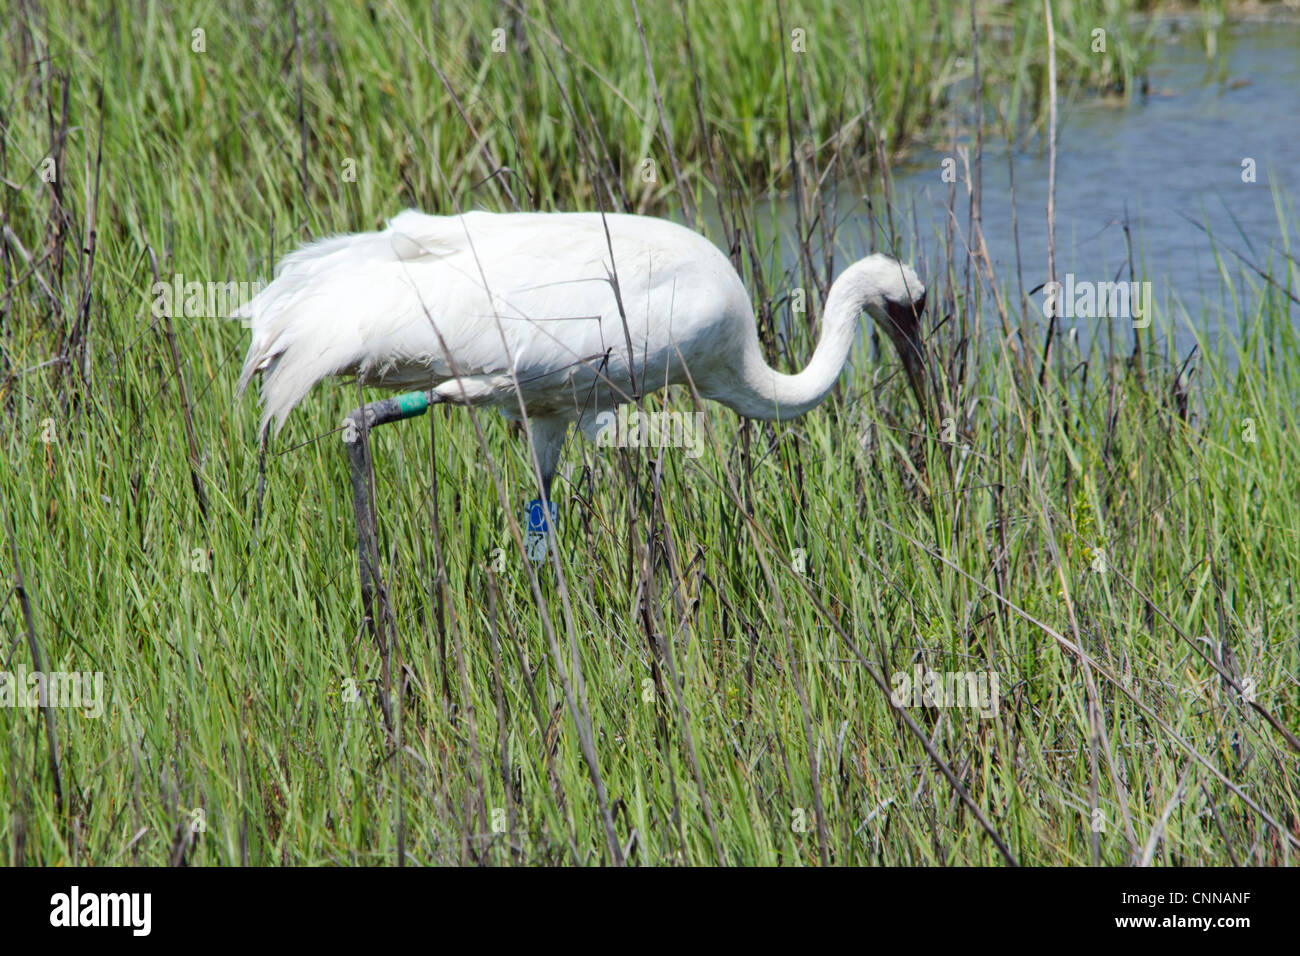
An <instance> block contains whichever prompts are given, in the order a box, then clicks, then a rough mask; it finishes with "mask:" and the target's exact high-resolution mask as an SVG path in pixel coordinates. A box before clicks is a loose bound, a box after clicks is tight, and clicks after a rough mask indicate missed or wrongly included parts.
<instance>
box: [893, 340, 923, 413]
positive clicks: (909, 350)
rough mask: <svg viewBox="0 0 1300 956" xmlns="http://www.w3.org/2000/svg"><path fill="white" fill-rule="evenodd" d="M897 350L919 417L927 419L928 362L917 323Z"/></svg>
mask: <svg viewBox="0 0 1300 956" xmlns="http://www.w3.org/2000/svg"><path fill="white" fill-rule="evenodd" d="M898 351H899V355H900V357H901V358H902V360H903V371H904V372H905V373H906V374H907V383H908V384H909V385H911V386H912V395H913V396H915V397H916V407H917V408H919V409H920V410H921V417H922V418H924V419H926V420H927V421H929V419H930V402H929V399H928V397H927V396H928V392H927V391H926V387H925V385H926V380H927V379H928V378H929V365H930V363H929V359H928V357H927V355H928V352H927V351H926V348H925V342H923V341H922V340H921V334H920V325H919V323H918V325H917V329H916V332H915V333H913V334H912V335H911V336H909V337H908V338H907V339H905V340H904V342H903V347H902V348H901V349H899V350H898Z"/></svg>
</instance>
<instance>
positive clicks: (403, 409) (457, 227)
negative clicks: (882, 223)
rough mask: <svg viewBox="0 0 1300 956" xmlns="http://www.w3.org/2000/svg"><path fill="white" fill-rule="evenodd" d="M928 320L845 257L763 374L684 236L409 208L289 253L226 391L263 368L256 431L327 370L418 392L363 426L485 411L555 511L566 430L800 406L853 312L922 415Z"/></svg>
mask: <svg viewBox="0 0 1300 956" xmlns="http://www.w3.org/2000/svg"><path fill="white" fill-rule="evenodd" d="M924 306H925V287H924V286H923V285H922V284H921V281H920V279H919V278H917V275H916V273H915V272H914V271H913V270H912V269H911V267H910V266H908V265H906V264H904V263H902V262H899V261H898V260H896V259H892V258H890V257H888V256H885V255H881V254H875V255H871V256H868V257H867V258H865V259H861V260H859V261H858V262H855V263H854V264H853V265H851V266H849V267H848V268H846V269H845V270H844V271H843V272H842V273H841V274H840V276H839V278H837V279H836V280H835V283H834V284H833V285H832V286H831V290H830V294H829V295H828V296H827V299H826V303H825V311H824V314H823V316H822V330H821V337H820V340H819V341H818V343H817V349H816V351H815V352H814V353H813V356H812V360H811V361H810V362H809V363H808V365H807V367H806V368H804V370H803V371H801V372H799V373H797V374H794V375H787V374H785V373H782V372H778V371H777V370H776V369H773V368H772V367H771V366H769V365H768V364H767V362H766V361H764V359H763V355H762V352H761V350H760V349H759V342H758V333H757V329H756V327H755V323H754V312H753V308H752V306H751V304H750V299H749V294H748V293H747V292H746V290H745V287H744V285H743V284H742V283H741V281H740V277H739V276H738V275H737V274H736V271H735V269H734V268H732V265H731V263H730V261H728V259H727V257H726V256H725V255H723V253H722V252H721V251H720V250H719V249H718V248H717V247H716V246H714V245H713V244H712V243H711V242H709V241H708V240H707V239H705V238H704V237H702V236H700V235H699V234H697V233H695V232H692V231H691V230H690V229H687V228H685V227H683V226H680V225H677V224H675V223H671V222H667V221H665V220H662V219H654V218H650V217H648V216H633V215H612V214H611V215H602V214H600V213H508V214H494V213H486V212H470V213H466V214H464V215H460V216H430V215H425V214H423V213H420V212H417V211H415V210H407V211H406V212H403V213H401V214H400V215H398V216H395V217H394V218H393V219H391V220H390V221H389V223H388V227H387V228H386V229H384V230H383V231H381V232H368V233H357V234H353V235H343V236H335V237H332V238H329V239H321V240H319V241H317V242H312V243H309V244H307V245H305V246H303V247H301V248H300V249H298V250H297V251H296V252H293V253H291V254H290V255H288V256H286V257H285V258H284V260H283V261H282V262H281V263H280V267H279V270H278V274H277V276H276V278H275V281H273V282H272V283H271V284H270V285H268V286H267V287H266V288H265V289H264V290H263V291H262V292H261V293H260V294H259V295H257V296H256V297H255V298H254V299H253V300H252V301H251V302H249V303H248V304H247V305H246V306H245V307H244V308H243V309H241V310H240V312H239V313H237V314H239V315H241V316H242V317H243V318H245V319H247V320H248V325H249V326H250V328H251V329H252V333H253V338H252V343H251V344H250V345H249V348H248V356H247V358H246V359H245V361H244V369H243V374H242V375H241V376H240V381H239V387H240V391H242V390H243V389H244V388H245V387H246V386H247V385H248V383H249V382H250V381H251V379H252V377H253V376H254V375H255V374H257V373H261V376H262V401H263V405H264V411H263V416H262V429H263V432H264V433H265V431H266V430H267V428H268V427H269V426H270V425H271V424H272V423H274V424H275V426H276V430H277V431H278V430H279V428H280V427H282V426H283V424H284V420H285V418H286V417H287V416H288V414H289V412H290V411H291V410H292V409H293V408H294V406H296V405H297V404H298V403H299V402H300V401H301V400H302V399H303V397H304V396H305V395H306V394H307V392H308V391H309V390H310V389H311V387H312V386H313V385H314V384H315V383H316V382H318V381H320V380H321V379H324V378H327V377H329V376H335V375H342V376H355V377H357V378H359V379H360V381H361V382H362V384H365V385H377V386H384V387H389V388H396V389H425V390H429V391H427V392H426V393H425V394H424V395H423V396H421V395H414V396H404V397H403V398H402V399H386V400H383V401H380V402H372V403H371V404H370V405H367V406H365V407H363V408H361V409H357V411H356V412H354V413H353V418H354V420H355V421H356V423H357V424H358V425H359V426H360V427H361V428H362V429H368V428H370V427H373V426H375V425H378V424H383V423H384V422H387V421H393V420H395V419H397V418H404V417H409V416H410V415H413V414H418V413H420V412H422V411H424V409H425V408H426V407H427V405H428V404H429V403H439V402H446V403H451V404H456V405H491V406H495V407H496V408H498V409H499V410H500V411H501V412H502V413H503V414H505V415H506V416H507V417H510V418H514V419H522V420H524V421H525V422H526V428H527V431H528V434H529V439H530V442H531V449H532V455H533V463H534V465H535V467H536V468H537V472H538V476H539V478H540V481H541V486H542V495H543V500H544V501H547V502H549V500H550V487H551V480H552V478H553V476H554V474H555V468H556V465H557V463H558V462H559V458H560V452H561V449H562V448H563V445H564V440H565V437H566V435H567V433H568V428H569V424H570V423H571V422H577V423H578V424H579V425H580V427H581V428H582V429H583V430H584V431H585V432H586V433H587V434H588V436H589V437H594V436H595V432H596V430H597V427H598V416H600V414H601V412H604V411H608V410H610V409H612V408H614V407H616V406H617V405H619V404H622V403H627V402H632V401H635V400H636V399H637V397H638V396H640V395H644V394H646V393H648V392H651V391H654V390H656V389H659V388H662V387H664V386H666V385H671V384H682V383H688V384H690V385H691V386H693V387H694V389H695V390H696V391H698V392H699V394H700V395H702V396H704V397H706V398H710V399H713V400H715V401H718V402H721V403H722V404H724V405H726V406H728V407H729V408H731V409H734V410H735V411H736V412H737V413H738V414H740V415H743V416H746V417H748V418H760V419H789V418H795V417H798V416H800V415H802V414H804V413H805V412H807V411H808V410H809V409H811V408H814V407H815V406H816V405H818V404H819V403H820V402H821V401H822V399H824V398H825V397H826V395H827V393H828V392H829V391H830V390H831V389H832V388H833V387H834V385H835V382H836V380H837V379H838V377H839V374H840V371H841V369H842V368H843V366H844V363H845V361H846V360H847V358H848V355H849V352H850V350H851V348H852V345H853V342H854V340H855V338H856V337H857V328H858V317H859V315H860V314H861V313H862V311H863V310H865V311H866V312H867V313H868V314H869V315H870V316H871V317H872V319H874V320H875V322H876V323H877V325H878V326H879V327H880V328H881V329H883V330H884V332H885V333H886V334H887V335H888V336H889V338H890V340H891V341H892V342H893V343H894V347H895V348H896V349H897V351H898V354H899V357H900V358H901V360H902V363H903V369H904V371H905V372H906V374H907V378H908V381H909V383H910V385H911V387H912V391H913V393H914V394H915V396H916V399H917V402H918V404H919V405H920V406H921V408H922V411H923V413H924V411H925V404H926V403H925V395H926V390H925V374H926V372H925V369H926V365H925V358H924V356H925V349H924V345H923V342H922V339H921V334H920V314H921V310H922V309H923V308H924ZM604 420H607V417H606V419H604ZM359 517H360V515H359ZM363 576H364V574H363Z"/></svg>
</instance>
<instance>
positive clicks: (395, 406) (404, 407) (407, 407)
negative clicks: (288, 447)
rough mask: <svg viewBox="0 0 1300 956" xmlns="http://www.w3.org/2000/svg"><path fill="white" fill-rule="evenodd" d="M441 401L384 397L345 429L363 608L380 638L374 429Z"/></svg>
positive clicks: (419, 395) (415, 395) (428, 395)
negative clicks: (372, 452) (372, 453)
mask: <svg viewBox="0 0 1300 956" xmlns="http://www.w3.org/2000/svg"><path fill="white" fill-rule="evenodd" d="M431 401H433V402H437V401H439V397H438V396H437V395H436V394H435V393H432V392H409V393H407V394H405V395H399V396H397V397H396V398H384V399H380V400H379V401H377V402H370V403H369V404H368V405H362V406H361V407H360V408H358V409H355V410H353V412H352V413H351V414H350V415H348V419H347V424H346V425H344V429H343V432H344V433H343V442H344V444H345V445H346V446H347V449H348V462H349V464H350V465H351V467H352V507H353V511H354V512H355V515H356V521H357V569H358V572H359V574H360V577H361V606H362V609H363V611H364V613H365V616H366V625H367V627H368V628H369V629H370V632H371V634H373V635H376V636H378V635H377V631H378V626H377V624H376V622H375V614H374V600H375V585H376V583H377V582H378V581H379V541H378V529H377V528H376V525H375V513H374V508H373V505H372V500H373V493H372V488H371V476H372V474H373V470H372V462H371V459H370V429H372V428H377V427H378V426H380V425H386V424H388V423H389V422H396V421H401V420H402V419H404V418H414V417H416V416H417V415H423V414H424V413H425V411H426V410H427V409H428V408H429V404H430V402H431Z"/></svg>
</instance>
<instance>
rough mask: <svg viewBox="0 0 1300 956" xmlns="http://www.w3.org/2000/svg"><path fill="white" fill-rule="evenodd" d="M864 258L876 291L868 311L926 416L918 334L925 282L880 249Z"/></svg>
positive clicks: (925, 371)
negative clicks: (896, 353)
mask: <svg viewBox="0 0 1300 956" xmlns="http://www.w3.org/2000/svg"><path fill="white" fill-rule="evenodd" d="M865 261H867V262H870V263H871V267H872V268H871V271H872V273H873V274H874V279H875V281H874V283H873V286H874V291H875V295H872V296H870V297H869V298H868V299H867V302H866V309H867V312H868V313H870V315H871V317H872V319H874V320H875V321H876V324H877V325H878V326H879V327H880V328H881V329H883V330H884V332H885V334H886V335H888V336H889V340H890V341H891V342H893V343H894V348H895V349H896V350H897V351H898V357H899V360H900V361H901V362H902V363H903V372H904V373H905V374H906V375H907V383H908V385H910V386H911V388H912V394H913V395H914V396H915V397H916V404H917V406H918V407H919V408H920V410H921V415H922V416H923V417H925V416H928V415H929V411H930V406H929V402H928V401H927V397H926V396H927V394H928V392H927V390H926V387H925V386H926V380H927V378H928V377H929V359H928V358H927V356H928V352H927V350H926V347H925V340H924V338H923V337H922V334H921V332H922V329H921V313H922V312H924V311H925V286H924V285H923V284H922V282H921V279H920V277H919V276H917V274H916V272H915V271H914V270H913V269H912V267H911V266H909V265H908V264H907V263H905V262H900V261H899V260H897V259H894V258H892V257H890V256H886V255H881V254H879V253H877V254H876V255H873V256H870V257H868V259H867V260H865Z"/></svg>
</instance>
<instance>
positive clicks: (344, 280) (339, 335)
mask: <svg viewBox="0 0 1300 956" xmlns="http://www.w3.org/2000/svg"><path fill="white" fill-rule="evenodd" d="M434 218H435V217H430V216H425V215H423V214H421V213H419V212H416V211H414V210H407V211H406V212H403V213H401V214H400V215H397V216H395V217H393V218H392V219H391V220H389V222H388V227H387V228H386V229H385V230H384V231H383V232H368V233H353V234H350V235H342V236H332V237H330V238H327V239H320V240H317V241H316V242H312V243H308V244H307V245H304V246H302V247H301V248H299V249H297V250H295V251H294V252H292V253H290V254H289V255H287V256H285V257H284V259H282V260H281V261H280V264H279V267H278V268H277V270H276V278H275V281H273V282H272V283H271V284H270V285H268V286H267V287H266V288H265V289H263V290H262V291H261V292H260V293H259V294H258V295H257V296H255V297H254V298H253V299H252V300H251V301H249V302H248V303H247V304H245V305H244V306H243V307H242V308H240V309H238V310H236V311H235V313H234V317H235V318H241V319H245V320H247V323H246V324H247V325H248V327H249V328H250V329H251V330H252V333H253V337H252V341H251V343H250V344H249V347H248V355H247V356H246V357H245V359H244V367H243V371H242V372H241V373H240V376H239V389H238V391H239V393H241V394H242V393H243V391H244V390H245V389H246V388H247V387H248V384H249V382H251V381H252V379H253V376H254V375H255V374H257V373H261V375H262V406H263V409H262V424H261V428H262V431H263V432H265V431H266V430H267V428H268V427H269V426H270V424H271V422H272V421H274V422H275V431H276V432H277V433H278V432H279V431H280V429H281V428H283V427H284V422H285V419H286V418H288V416H289V413H290V412H291V411H293V409H294V407H295V406H296V405H297V404H298V403H299V402H301V401H302V399H303V398H304V397H305V396H306V395H307V393H308V392H309V391H311V388H312V386H313V385H315V384H316V383H317V382H319V381H320V380H321V379H324V378H328V377H330V376H332V375H339V374H347V373H350V372H355V371H357V370H358V369H363V368H369V367H372V366H374V365H376V364H381V363H382V362H383V361H385V358H384V357H382V356H377V355H371V354H370V351H369V350H368V349H367V347H366V338H367V336H366V325H367V320H368V315H367V305H368V304H369V303H368V302H367V300H366V298H365V295H366V290H367V280H368V278H370V277H372V276H373V274H374V268H375V266H376V265H378V264H382V263H401V262H413V261H417V260H420V259H425V258H428V257H436V256H438V255H441V254H444V253H445V252H447V251H451V250H449V249H446V248H440V247H442V246H443V241H444V240H443V237H442V236H439V235H437V234H433V235H431V234H430V230H429V228H428V224H429V222H430V220H433V219H434ZM371 281H372V282H373V279H371ZM371 309H373V305H371Z"/></svg>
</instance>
